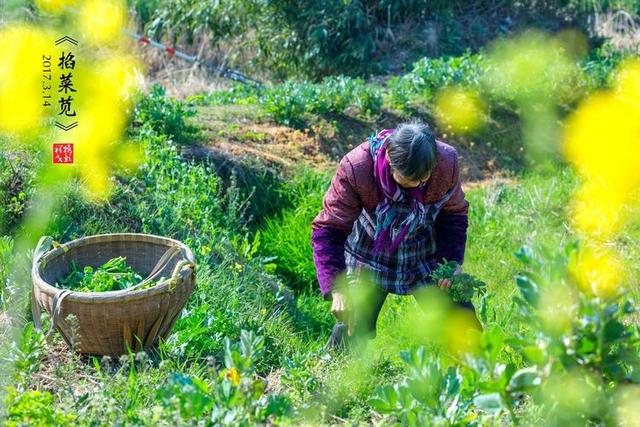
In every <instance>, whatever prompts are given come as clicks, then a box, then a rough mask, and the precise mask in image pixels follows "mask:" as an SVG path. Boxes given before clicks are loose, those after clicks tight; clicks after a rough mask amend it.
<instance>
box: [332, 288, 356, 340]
mask: <svg viewBox="0 0 640 427" xmlns="http://www.w3.org/2000/svg"><path fill="white" fill-rule="evenodd" d="M331 297H332V302H331V314H333V316H334V317H335V318H336V319H338V321H340V322H342V323H344V324H345V325H347V327H348V328H349V335H351V329H352V325H351V310H350V307H349V305H348V303H347V297H346V296H345V295H344V294H343V293H342V292H337V291H332V292H331Z"/></svg>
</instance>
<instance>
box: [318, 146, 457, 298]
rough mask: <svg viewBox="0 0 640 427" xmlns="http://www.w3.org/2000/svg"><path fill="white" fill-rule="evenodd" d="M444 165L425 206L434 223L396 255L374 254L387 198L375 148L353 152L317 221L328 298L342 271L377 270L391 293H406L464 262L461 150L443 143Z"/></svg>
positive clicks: (440, 152) (321, 278) (417, 232)
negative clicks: (449, 263) (440, 268)
mask: <svg viewBox="0 0 640 427" xmlns="http://www.w3.org/2000/svg"><path fill="white" fill-rule="evenodd" d="M437 145H438V160H437V162H436V166H435V169H434V171H433V172H432V174H431V177H430V178H429V181H428V182H427V186H426V190H425V198H424V202H425V203H426V204H428V205H431V207H430V209H431V212H432V214H433V215H432V218H433V221H429V223H427V224H421V226H420V227H419V229H418V230H415V231H414V233H413V234H412V235H411V236H408V237H407V239H406V241H405V242H403V243H402V244H401V246H400V247H399V248H398V249H397V251H396V252H394V254H391V255H389V254H386V253H383V254H381V255H373V254H372V252H371V245H372V240H373V227H374V224H375V221H374V215H375V209H376V206H377V205H378V203H379V202H380V201H381V199H382V194H381V192H380V190H379V188H378V186H377V184H376V182H375V179H374V176H373V159H372V158H371V154H370V153H369V143H368V142H364V143H362V144H360V145H359V146H357V147H355V148H354V149H353V150H351V151H350V152H349V153H347V154H346V155H345V156H344V157H343V158H342V159H341V161H340V165H339V166H338V170H337V171H336V174H335V176H334V177H333V179H332V181H331V185H330V187H329V189H328V190H327V193H326V194H325V197H324V199H323V209H322V210H321V211H320V212H319V213H318V215H317V216H316V217H315V218H314V220H313V222H312V224H311V227H312V236H311V242H312V246H313V252H314V262H315V265H316V271H317V274H318V282H319V284H320V289H321V291H322V294H323V295H324V297H325V298H326V299H329V298H330V290H331V288H332V285H333V281H334V279H335V277H336V276H337V275H338V274H339V273H340V272H342V271H344V270H346V271H347V273H354V272H357V270H358V269H360V268H362V267H363V266H367V267H369V268H372V269H373V270H374V271H376V272H377V273H379V274H376V275H375V276H376V280H377V283H378V284H379V285H380V286H381V287H383V288H384V289H385V290H387V291H388V292H391V293H397V294H406V293H408V292H411V290H412V289H413V288H414V287H415V286H416V285H418V284H420V282H423V281H427V280H429V275H430V273H431V269H432V267H433V266H434V265H435V264H436V263H437V262H439V261H441V260H442V259H443V258H446V259H448V260H455V261H458V262H459V263H462V262H463V259H464V249H465V244H466V230H467V226H468V221H467V212H468V206H469V204H468V202H467V201H466V200H465V195H464V192H463V191H462V187H461V184H460V179H459V172H458V157H457V153H456V151H455V149H454V148H453V147H451V146H450V145H447V144H445V143H443V142H441V141H438V143H437Z"/></svg>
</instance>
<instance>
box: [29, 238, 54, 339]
mask: <svg viewBox="0 0 640 427" xmlns="http://www.w3.org/2000/svg"><path fill="white" fill-rule="evenodd" d="M53 244H54V240H53V237H51V236H42V237H40V240H38V244H37V245H36V249H35V250H34V251H33V262H32V267H31V268H32V271H33V270H35V268H36V265H37V264H38V261H40V258H42V256H43V255H44V254H45V253H47V252H48V251H49V249H51V247H52V246H53ZM32 282H33V280H32ZM35 292H36V285H35V283H32V284H31V316H32V317H33V326H34V327H35V329H36V330H37V331H40V330H41V329H42V318H41V313H40V304H38V301H37V300H36V294H35Z"/></svg>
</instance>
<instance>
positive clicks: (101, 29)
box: [78, 0, 126, 44]
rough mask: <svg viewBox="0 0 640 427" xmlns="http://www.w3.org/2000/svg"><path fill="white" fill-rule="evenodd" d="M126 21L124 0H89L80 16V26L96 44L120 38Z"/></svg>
mask: <svg viewBox="0 0 640 427" xmlns="http://www.w3.org/2000/svg"><path fill="white" fill-rule="evenodd" d="M125 23H126V8H125V3H124V2H123V1H122V0H109V1H107V0H87V1H85V2H84V3H83V5H82V8H81V9H80V15H79V16H78V26H79V27H80V30H81V31H82V33H83V34H84V36H85V37H86V39H87V40H88V41H90V42H92V43H95V44H107V43H112V42H114V41H116V40H118V39H119V38H120V36H121V31H122V28H123V27H124V26H125Z"/></svg>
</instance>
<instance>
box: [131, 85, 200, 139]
mask: <svg viewBox="0 0 640 427" xmlns="http://www.w3.org/2000/svg"><path fill="white" fill-rule="evenodd" d="M194 115H195V111H194V110H193V109H189V108H188V107H186V104H185V103H184V102H182V101H179V100H176V99H173V98H170V97H168V96H167V95H166V91H165V89H164V87H162V86H160V85H159V84H157V83H155V84H153V86H151V90H150V91H149V94H146V95H141V96H140V97H139V99H138V102H137V103H136V106H135V109H134V111H133V120H134V123H136V124H138V125H144V126H147V127H149V128H151V129H153V130H154V131H155V132H158V133H160V134H164V135H167V136H168V137H170V138H171V139H173V140H174V141H175V142H177V143H179V144H185V143H190V142H194V141H197V140H198V137H199V129H198V128H197V127H196V126H194V125H192V124H190V123H188V122H187V118H188V117H192V116H194Z"/></svg>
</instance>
